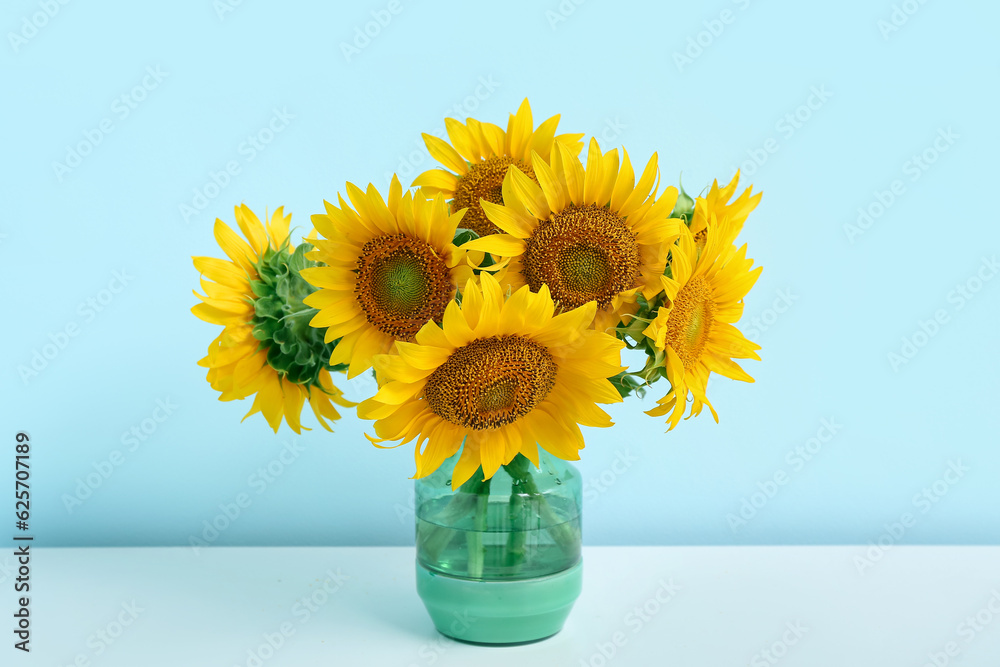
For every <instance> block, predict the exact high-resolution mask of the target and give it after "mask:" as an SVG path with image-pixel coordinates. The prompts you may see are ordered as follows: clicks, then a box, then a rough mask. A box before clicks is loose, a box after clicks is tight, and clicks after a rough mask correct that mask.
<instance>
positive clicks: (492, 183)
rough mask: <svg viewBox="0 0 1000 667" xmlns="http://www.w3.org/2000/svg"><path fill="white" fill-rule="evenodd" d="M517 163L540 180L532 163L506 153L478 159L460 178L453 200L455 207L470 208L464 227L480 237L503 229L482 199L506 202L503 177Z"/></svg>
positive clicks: (531, 177)
mask: <svg viewBox="0 0 1000 667" xmlns="http://www.w3.org/2000/svg"><path fill="white" fill-rule="evenodd" d="M510 165H514V166H515V167H517V168H518V169H520V170H521V171H523V172H524V173H525V174H527V176H528V178H530V179H531V180H533V181H534V182H535V183H537V182H538V179H537V178H536V177H535V172H534V171H533V170H532V168H531V167H530V166H528V165H527V164H525V163H524V162H523V161H522V160H515V159H514V158H511V157H507V156H505V155H494V156H493V157H491V158H487V159H486V160H485V161H483V162H477V163H476V164H474V165H472V166H470V167H469V171H467V172H466V173H465V175H464V176H461V177H459V179H458V184H457V185H456V186H455V198H454V199H453V200H452V210H453V211H458V210H460V209H463V208H468V210H467V211H466V212H465V217H463V218H462V227H464V228H466V229H471V230H472V231H474V232H475V233H476V234H478V235H479V236H489V235H490V234H497V233H499V232H500V231H501V230H500V229H499V228H498V227H497V226H496V225H494V224H493V223H492V222H490V220H489V218H487V217H486V213H485V212H484V211H483V207H482V206H480V205H479V200H480V199H485V200H486V201H488V202H491V203H493V204H502V203H503V179H504V176H506V175H507V167H509V166H510Z"/></svg>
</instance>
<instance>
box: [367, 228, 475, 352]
mask: <svg viewBox="0 0 1000 667" xmlns="http://www.w3.org/2000/svg"><path fill="white" fill-rule="evenodd" d="M354 294H355V296H356V298H357V300H358V304H359V305H360V306H361V310H362V311H364V314H365V317H366V318H367V319H368V322H369V324H371V325H372V326H373V327H375V328H376V329H378V330H379V331H381V332H382V333H384V334H388V335H389V336H392V337H394V338H397V339H400V340H412V338H413V336H414V335H416V333H417V332H418V331H419V330H420V327H422V326H423V325H425V324H426V323H427V321H428V320H434V321H435V322H440V321H441V318H442V317H443V316H444V310H445V308H446V307H447V305H448V302H449V301H451V298H452V296H453V295H454V294H455V289H454V287H453V286H452V283H451V275H450V273H449V271H448V265H447V264H446V263H445V261H444V259H443V258H442V257H440V256H439V255H438V254H437V252H436V251H435V250H434V248H433V247H432V246H431V245H430V244H429V243H427V242H426V241H423V240H421V239H417V238H414V237H412V236H408V235H406V234H394V235H391V236H379V237H377V238H374V239H372V240H371V241H369V242H368V243H366V244H365V245H364V247H363V248H362V249H361V256H360V257H359V258H358V280H357V283H356V284H355V287H354Z"/></svg>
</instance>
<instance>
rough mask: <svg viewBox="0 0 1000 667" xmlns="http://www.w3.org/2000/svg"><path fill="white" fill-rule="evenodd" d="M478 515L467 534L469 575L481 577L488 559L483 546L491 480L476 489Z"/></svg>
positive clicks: (474, 577)
mask: <svg viewBox="0 0 1000 667" xmlns="http://www.w3.org/2000/svg"><path fill="white" fill-rule="evenodd" d="M475 498H476V516H475V519H474V522H473V526H472V530H470V531H469V532H467V533H466V534H465V541H466V545H467V546H468V549H469V568H468V570H469V577H471V578H473V579H481V578H482V576H483V567H484V565H485V561H486V550H485V549H484V548H483V533H484V532H486V528H487V527H488V522H487V516H486V513H487V511H488V510H489V503H490V480H488V479H487V480H485V481H484V482H481V483H480V484H479V486H478V488H477V491H476V496H475Z"/></svg>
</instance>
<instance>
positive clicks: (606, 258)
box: [193, 100, 761, 575]
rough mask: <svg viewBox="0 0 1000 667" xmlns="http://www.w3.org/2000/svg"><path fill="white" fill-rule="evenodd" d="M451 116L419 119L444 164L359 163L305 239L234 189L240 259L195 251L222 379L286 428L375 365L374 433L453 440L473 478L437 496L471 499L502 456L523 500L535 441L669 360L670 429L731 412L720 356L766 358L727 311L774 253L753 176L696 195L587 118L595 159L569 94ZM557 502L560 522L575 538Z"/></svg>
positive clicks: (734, 373) (635, 387)
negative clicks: (751, 240)
mask: <svg viewBox="0 0 1000 667" xmlns="http://www.w3.org/2000/svg"><path fill="white" fill-rule="evenodd" d="M445 123H446V129H447V135H448V140H445V139H442V138H438V137H435V136H431V135H426V134H425V135H424V140H425V143H426V145H427V149H428V151H429V152H430V154H431V156H432V157H433V158H435V159H436V160H437V161H438V162H439V163H440V165H441V167H440V168H434V169H431V170H429V171H426V172H424V173H423V174H420V175H419V176H418V177H417V178H416V180H415V181H414V182H413V183H412V185H411V188H410V189H407V190H405V191H404V190H403V187H402V185H401V183H400V181H399V179H398V178H396V177H395V176H394V177H393V178H392V181H391V183H390V184H389V188H388V191H387V192H386V194H385V195H384V196H383V194H382V193H380V192H379V191H378V190H377V189H376V188H375V186H374V185H368V186H367V188H365V189H362V188H361V187H359V186H357V185H355V184H353V183H347V184H346V187H345V190H344V193H343V194H338V195H337V201H336V203H332V202H324V206H325V210H324V212H323V213H320V214H317V215H313V216H312V224H313V230H312V231H311V232H310V233H309V234H308V235H307V237H306V238H305V239H304V240H303V241H302V242H301V243H300V244H299V245H298V246H293V245H292V244H291V241H290V238H289V222H290V216H286V215H285V214H284V212H283V210H282V209H281V208H279V209H277V210H276V211H275V212H274V213H273V214H272V215H271V217H270V219H269V222H268V223H267V224H266V225H265V224H262V223H261V221H260V220H259V219H258V218H257V217H256V216H255V215H254V213H253V212H252V211H250V209H248V208H247V207H246V206H242V205H241V206H239V207H237V208H236V210H235V218H236V223H237V225H238V226H239V228H240V230H241V231H242V234H243V238H241V237H240V235H238V234H237V233H236V232H235V231H233V230H232V229H231V228H230V227H229V226H227V225H226V224H225V223H223V222H222V221H221V220H220V221H216V226H215V236H216V239H217V240H218V242H219V245H220V246H221V248H222V250H223V252H224V253H225V254H226V256H227V257H228V259H225V260H223V259H213V258H208V257H195V258H194V263H195V267H196V268H197V269H198V270H199V271H200V272H201V274H202V276H203V278H202V289H203V291H204V294H198V293H197V292H196V294H198V297H199V298H200V299H201V303H200V304H198V305H197V306H195V307H194V308H193V312H194V314H195V315H197V316H198V317H200V318H201V319H203V320H206V321H208V322H211V323H213V324H218V325H222V326H223V330H222V332H221V333H220V334H219V336H218V337H217V338H216V339H215V340H214V341H213V342H212V344H211V345H210V346H209V349H208V354H207V356H206V357H205V358H204V359H202V360H201V361H200V362H199V364H200V365H201V366H204V367H206V368H208V369H209V370H208V381H209V383H210V384H211V386H212V388H213V389H215V390H217V391H219V392H220V396H219V398H220V400H223V401H228V400H234V399H244V398H249V397H250V396H253V397H254V400H253V404H252V407H251V408H250V411H249V412H248V413H247V416H250V415H252V414H254V413H256V412H260V413H262V414H263V415H264V417H265V419H266V420H267V422H268V423H269V425H270V426H271V427H272V428H273V429H274V430H275V431H277V430H278V428H279V425H280V423H281V421H282V419H284V421H285V422H286V423H287V424H288V426H289V427H290V428H292V429H293V430H294V431H295V432H299V431H300V429H301V428H304V427H303V426H302V425H301V422H300V413H301V411H302V408H303V406H304V403H305V402H306V401H308V402H309V404H310V406H311V408H312V409H313V412H314V413H315V415H316V418H317V420H318V421H319V423H320V424H321V425H322V426H323V427H325V428H327V429H330V422H331V421H335V420H337V419H338V418H339V417H340V414H339V412H338V411H337V410H336V408H335V407H334V406H335V405H336V406H339V407H341V408H349V407H355V404H354V403H351V402H350V401H347V400H345V398H344V396H343V394H342V392H341V391H340V390H339V389H338V388H337V386H336V384H335V383H334V382H333V379H332V378H333V377H334V375H335V374H339V373H346V375H347V377H348V378H349V379H350V378H354V377H357V376H358V375H359V374H362V373H373V374H374V377H375V380H376V382H377V391H375V392H374V395H372V396H369V397H367V398H366V399H365V400H363V401H362V402H361V403H360V404H357V405H356V408H357V414H358V416H359V417H360V418H362V419H365V420H371V421H372V422H373V425H372V427H371V431H372V434H368V436H367V437H368V438H369V440H370V441H371V442H372V443H373V444H375V445H376V446H379V447H390V446H398V445H401V444H407V443H414V452H415V463H416V472H415V475H414V477H415V478H418V479H420V478H427V477H428V476H429V475H431V474H432V473H435V471H438V470H439V469H441V468H442V465H443V464H444V463H445V461H450V463H449V470H448V485H449V486H450V488H451V489H453V490H456V491H458V490H461V491H463V492H464V493H463V494H455V497H454V498H452V499H450V501H449V503H448V505H447V507H446V509H445V513H446V514H447V513H451V514H452V515H454V516H459V515H470V516H472V517H473V518H474V520H475V517H476V516H478V514H477V512H478V510H477V509H476V508H477V507H480V508H481V504H477V502H476V498H477V497H480V498H481V497H482V496H483V495H484V494H486V493H488V491H489V484H490V480H491V479H492V478H493V477H494V476H495V475H496V473H497V471H498V470H501V469H503V470H504V471H505V473H506V474H507V475H509V476H510V477H511V479H512V480H514V482H513V486H512V489H514V491H512V497H511V503H512V504H511V507H514V501H515V500H516V498H515V496H518V495H519V494H522V493H523V492H524V490H525V489H530V488H531V487H532V485H533V484H534V482H533V479H534V478H533V475H537V474H538V470H539V453H540V451H543V452H545V453H547V454H548V455H551V456H554V457H557V458H558V459H562V460H566V461H571V460H577V459H579V452H580V450H581V449H583V447H584V437H583V433H582V432H581V429H580V427H581V426H589V427H608V426H611V425H612V421H611V418H610V416H609V415H608V414H607V412H605V411H604V410H603V409H602V408H601V407H599V406H601V405H606V404H610V403H617V402H621V401H622V400H623V399H624V398H626V397H628V396H629V395H631V394H637V395H639V396H642V395H643V394H644V393H645V392H646V391H647V390H648V388H649V387H650V386H651V385H653V384H655V383H657V382H659V381H663V380H665V381H666V385H667V389H666V390H665V391H663V392H661V397H660V398H659V399H658V400H657V402H656V406H655V407H652V408H651V409H649V410H647V411H646V412H647V414H649V415H651V416H653V417H665V418H666V423H667V424H668V426H669V428H668V430H670V429H673V428H674V427H675V426H677V424H678V423H679V422H680V420H681V418H682V417H684V416H685V414H686V413H687V414H688V416H694V415H698V414H700V413H701V412H702V410H703V408H704V407H705V406H707V407H708V408H709V410H710V411H711V413H712V416H713V417H714V418H715V419H716V421H718V415H717V413H716V410H715V409H714V408H713V406H712V404H711V402H710V401H709V399H708V396H707V386H708V380H709V377H710V375H711V374H712V373H716V374H718V375H722V376H725V377H728V378H731V379H735V380H742V381H746V382H752V381H753V380H752V378H751V377H750V376H749V375H747V373H746V372H744V370H743V369H742V368H741V367H740V366H739V364H738V363H737V361H735V360H738V359H759V357H758V356H757V353H756V351H757V350H758V349H760V348H759V346H758V345H756V344H755V343H753V342H751V341H749V340H747V339H746V338H745V337H744V336H743V335H742V333H740V331H739V330H738V329H737V328H736V327H735V326H734V325H735V324H736V323H737V322H738V320H739V319H740V317H741V315H742V312H743V299H744V297H745V295H746V294H747V293H748V291H749V290H750V288H751V287H752V286H753V284H754V282H755V281H756V280H757V277H758V275H759V274H760V270H761V269H760V268H759V267H758V268H753V260H751V259H747V257H746V246H745V245H743V246H740V247H737V245H736V237H737V235H738V234H739V232H740V230H741V228H742V226H743V223H744V221H745V220H746V218H747V216H748V215H749V213H750V212H751V211H752V210H753V209H754V208H755V207H756V206H757V204H758V202H759V201H760V194H759V193H758V194H753V193H752V189H751V188H747V189H745V190H744V191H743V192H742V193H741V194H740V195H739V196H737V197H735V198H734V195H736V190H737V186H738V182H739V174H737V175H736V176H735V177H734V178H733V179H732V180H731V181H730V182H729V183H728V184H727V185H725V186H720V185H719V183H718V182H714V183H713V184H712V185H711V187H710V188H707V192H703V193H702V195H700V196H697V197H695V198H691V197H689V196H688V195H687V194H686V193H685V192H684V191H683V189H682V188H679V187H674V186H666V187H663V188H662V190H661V188H660V172H659V164H658V159H657V155H656V154H654V155H653V156H652V157H651V158H650V159H649V160H648V161H647V162H646V164H645V166H644V167H642V169H641V171H640V172H639V173H638V174H637V173H636V169H635V168H634V167H633V164H632V161H631V158H630V157H629V154H628V152H627V151H625V150H624V149H622V151H621V152H620V153H619V151H618V149H611V150H608V151H602V150H601V148H600V147H599V146H598V144H597V142H596V141H595V140H594V139H591V140H590V142H589V146H588V149H587V154H586V161H583V160H581V158H580V153H581V151H582V149H583V146H584V144H583V142H582V138H583V135H582V134H556V132H557V126H558V124H559V116H553V117H552V118H549V119H548V120H546V121H544V122H542V123H540V124H539V125H538V126H537V127H536V126H535V125H534V123H533V121H532V115H531V108H530V106H529V104H528V101H527V100H525V101H524V102H523V104H522V105H521V106H520V108H519V109H518V111H517V113H516V114H511V116H510V118H509V121H508V123H507V127H506V129H503V128H501V127H500V126H497V125H494V124H492V123H487V122H480V121H477V120H475V119H471V118H470V119H467V121H466V122H465V123H461V122H459V121H457V120H454V119H450V118H449V119H446V121H445ZM344 195H346V199H345V197H344ZM626 348H628V349H631V350H639V351H641V352H643V353H645V363H644V365H642V367H641V368H637V369H631V368H626V367H624V366H623V365H622V358H621V355H622V351H623V350H624V349H626ZM384 443H395V445H389V444H384ZM541 502H542V507H541V508H540V509H539V511H540V512H541V513H543V514H544V513H545V511H547V510H546V507H545V502H544V498H543V499H542V501H541ZM548 511H551V508H549V510H548ZM514 515H515V513H514V512H513V510H512V514H511V516H512V517H514ZM480 518H481V517H480ZM511 520H512V521H513V518H512V519H511ZM550 523H551V525H553V526H555V525H556V524H557V523H558V524H559V525H561V526H563V527H562V528H560V529H558V530H553V531H552V532H553V538H554V539H555V540H556V541H557V542H559V541H563V542H572V541H573V540H576V541H577V542H578V541H579V536H578V534H577V535H567V534H564V531H565V530H566V529H565V522H550ZM577 530H578V528H577ZM561 531H562V534H561ZM445 539H446V538H445V537H442V536H441V535H438V534H434V532H433V531H431V533H429V534H425V535H423V536H421V535H418V542H420V541H421V540H423V542H424V544H425V546H426V545H433V544H435V543H438V546H439V547H440V546H441V544H440V543H441V541H442V540H445ZM477 549H478V546H477V545H475V544H471V543H470V556H469V564H468V570H467V572H469V573H472V574H473V575H474V574H478V573H481V571H482V562H481V558H478V559H477V557H476V553H477Z"/></svg>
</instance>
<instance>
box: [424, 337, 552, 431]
mask: <svg viewBox="0 0 1000 667" xmlns="http://www.w3.org/2000/svg"><path fill="white" fill-rule="evenodd" d="M555 382H556V363H555V361H554V360H553V359H552V355H551V354H549V351H548V350H547V349H546V348H545V347H544V346H543V345H539V344H538V343H536V342H534V341H532V340H529V339H528V338H524V337H523V336H517V335H514V334H505V335H503V336H492V337H489V338H478V339H476V340H474V341H472V342H471V343H468V344H467V345H464V346H462V347H460V348H458V349H457V350H455V351H454V352H453V353H452V354H451V356H450V357H448V360H447V361H446V362H444V363H443V364H441V366H439V367H438V368H437V370H435V371H434V372H433V373H431V375H430V377H429V378H427V387H426V388H425V390H424V395H425V396H426V397H427V403H428V405H429V406H430V408H431V410H432V411H433V412H434V414H436V415H437V416H438V417H441V418H442V419H445V420H447V421H449V422H451V423H452V424H457V425H458V426H461V427H463V428H470V429H473V430H477V431H479V430H484V429H490V428H499V427H501V426H505V425H507V424H511V423H513V422H515V421H517V420H518V419H520V418H521V417H523V416H524V415H526V414H528V413H529V412H531V410H532V409H533V408H534V407H535V406H536V405H537V404H538V402H539V401H541V400H542V399H544V398H545V397H546V396H547V395H548V393H549V391H551V390H552V387H553V386H554V385H555Z"/></svg>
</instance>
